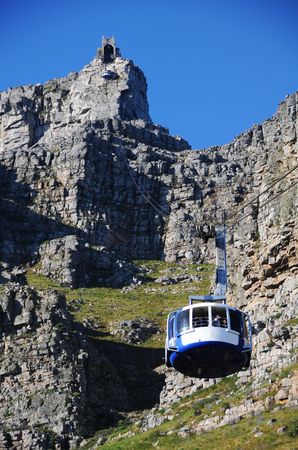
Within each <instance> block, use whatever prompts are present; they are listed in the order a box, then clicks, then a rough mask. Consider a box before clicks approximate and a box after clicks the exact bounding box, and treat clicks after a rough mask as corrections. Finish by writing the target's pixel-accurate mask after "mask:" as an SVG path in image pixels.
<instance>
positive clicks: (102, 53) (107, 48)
mask: <svg viewBox="0 0 298 450" xmlns="http://www.w3.org/2000/svg"><path fill="white" fill-rule="evenodd" d="M117 56H121V53H120V50H119V48H118V47H116V42H115V38H114V36H112V37H110V38H109V37H106V36H103V37H102V39H101V47H100V48H98V49H97V52H96V59H101V60H102V62H104V63H105V64H108V63H110V62H112V61H114V60H115V58H117Z"/></svg>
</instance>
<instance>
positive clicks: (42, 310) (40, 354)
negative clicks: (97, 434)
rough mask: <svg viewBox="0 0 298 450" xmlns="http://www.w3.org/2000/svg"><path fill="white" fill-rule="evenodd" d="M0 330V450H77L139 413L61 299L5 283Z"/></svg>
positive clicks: (0, 305)
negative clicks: (124, 416) (121, 418)
mask: <svg viewBox="0 0 298 450" xmlns="http://www.w3.org/2000/svg"><path fill="white" fill-rule="evenodd" d="M0 329H1V336H0V352H1V368H0V377H1V385H0V429H1V430H2V431H1V432H0V443H1V446H0V447H1V449H6V448H7V449H8V448H12V445H16V447H13V448H21V449H31V448H40V449H46V448H54V445H55V444H57V445H58V447H57V448H69V446H70V447H71V448H77V445H78V443H79V442H80V440H81V439H82V436H88V435H90V433H91V434H92V433H94V430H95V429H96V427H98V426H99V425H101V426H103V425H106V426H107V425H110V424H111V423H113V421H114V420H115V417H116V416H117V415H118V412H116V410H117V411H119V410H122V411H125V410H129V409H131V408H132V407H133V402H132V401H131V399H130V398H129V396H128V393H127V389H126V387H124V385H123V382H122V381H121V379H120V377H119V374H118V372H117V369H116V368H115V367H114V366H113V364H112V363H111V362H110V361H109V359H108V358H107V356H106V354H107V352H106V354H104V352H103V350H102V349H101V347H100V345H95V344H94V343H92V341H90V339H88V340H86V338H84V336H83V335H82V332H81V329H80V328H78V326H76V324H74V322H73V320H72V318H71V316H70V314H69V312H68V311H67V309H66V304H65V298H64V297H63V295H61V294H58V293H57V292H55V291H45V292H39V293H37V292H36V291H34V290H32V289H30V288H29V287H27V286H20V285H18V284H7V285H6V287H5V288H4V290H3V291H2V292H1V295H0ZM99 380H100V382H99ZM60 446H61V447H60Z"/></svg>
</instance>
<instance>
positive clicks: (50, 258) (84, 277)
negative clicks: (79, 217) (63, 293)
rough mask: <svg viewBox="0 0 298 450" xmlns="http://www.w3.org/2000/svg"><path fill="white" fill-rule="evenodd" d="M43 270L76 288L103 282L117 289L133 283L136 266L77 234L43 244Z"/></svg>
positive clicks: (40, 251)
mask: <svg viewBox="0 0 298 450" xmlns="http://www.w3.org/2000/svg"><path fill="white" fill-rule="evenodd" d="M39 254H40V269H39V271H40V272H41V273H43V274H44V275H46V276H47V277H49V278H53V279H54V280H55V281H58V283H59V284H61V285H62V286H71V287H74V288H77V287H80V286H86V285H87V286H88V285H94V284H100V285H102V286H113V287H115V288H119V287H122V286H123V285H125V284H129V283H130V282H131V281H132V279H133V275H134V274H135V273H136V268H135V267H134V266H133V264H130V263H128V262H127V261H123V260H119V259H118V258H117V256H116V255H115V254H114V253H112V252H108V251H107V250H105V249H100V248H96V247H95V248H94V247H90V245H89V244H88V243H85V244H84V242H82V240H80V239H78V238H77V236H75V235H68V236H65V237H63V238H58V239H52V240H51V241H47V242H45V243H43V244H42V245H41V246H40V247H39Z"/></svg>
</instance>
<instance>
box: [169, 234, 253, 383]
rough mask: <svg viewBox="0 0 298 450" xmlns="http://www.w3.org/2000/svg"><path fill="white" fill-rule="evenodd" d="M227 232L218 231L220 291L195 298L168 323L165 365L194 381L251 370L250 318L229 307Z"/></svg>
mask: <svg viewBox="0 0 298 450" xmlns="http://www.w3.org/2000/svg"><path fill="white" fill-rule="evenodd" d="M226 289H227V268H226V240H225V228H224V227H223V226H221V227H217V229H216V288H215V291H214V294H213V295H205V296H191V297H189V305H187V306H185V307H183V308H180V309H179V310H178V311H174V312H171V313H170V314H169V316H168V320H167V337H166V346H165V361H166V365H167V367H174V368H175V369H176V370H178V371H179V372H181V373H183V374H184V375H188V376H190V377H197V378H220V377H225V376H227V375H230V374H232V373H235V372H238V371H239V370H241V369H246V368H248V367H249V363H250V357H251V351H252V337H251V324H250V320H249V317H248V315H247V314H245V313H244V312H242V311H239V310H237V309H236V308H233V307H230V306H229V305H227V304H226Z"/></svg>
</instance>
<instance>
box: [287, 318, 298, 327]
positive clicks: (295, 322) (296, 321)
mask: <svg viewBox="0 0 298 450" xmlns="http://www.w3.org/2000/svg"><path fill="white" fill-rule="evenodd" d="M296 325H298V318H295V319H290V320H288V321H287V323H285V326H286V327H295V326H296Z"/></svg>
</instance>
